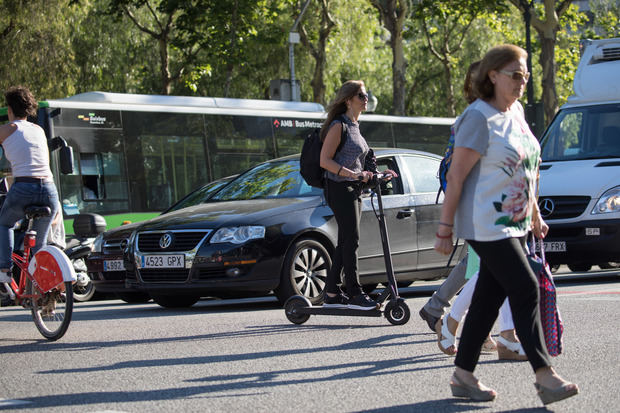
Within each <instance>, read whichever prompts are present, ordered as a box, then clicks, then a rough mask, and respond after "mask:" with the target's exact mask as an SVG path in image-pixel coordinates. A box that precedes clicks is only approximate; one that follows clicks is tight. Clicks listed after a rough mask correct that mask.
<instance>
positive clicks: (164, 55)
mask: <svg viewBox="0 0 620 413" xmlns="http://www.w3.org/2000/svg"><path fill="white" fill-rule="evenodd" d="M158 44H159V62H160V65H161V68H160V71H161V93H162V94H164V95H169V94H170V93H171V92H172V76H170V58H169V56H168V41H167V38H166V36H165V35H162V36H161V37H160V38H159V39H158Z"/></svg>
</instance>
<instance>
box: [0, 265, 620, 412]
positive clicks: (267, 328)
mask: <svg viewBox="0 0 620 413" xmlns="http://www.w3.org/2000/svg"><path fill="white" fill-rule="evenodd" d="M557 283H558V288H559V296H558V300H559V307H560V310H561V313H562V317H563V319H564V323H565V333H564V353H563V354H562V355H561V356H559V357H557V358H555V359H554V362H555V365H556V367H557V369H558V371H559V372H560V373H561V374H562V375H564V376H565V377H566V378H568V379H570V380H572V381H575V382H576V383H578V384H579V386H580V388H581V394H579V395H578V396H576V397H573V398H572V399H569V400H566V401H562V402H559V403H556V404H553V405H550V406H549V409H548V410H547V409H545V408H543V407H542V403H541V402H540V400H539V399H538V398H537V396H536V394H535V390H534V386H533V382H534V376H533V373H532V371H531V368H530V366H529V364H528V363H526V362H504V361H502V362H500V361H498V360H497V357H496V356H493V355H483V356H482V357H481V363H480V365H479V367H478V369H477V371H476V373H477V374H478V376H479V377H480V378H481V379H482V380H483V381H484V382H485V383H486V384H488V385H491V386H492V387H494V388H495V389H496V390H497V391H498V393H499V396H498V398H497V399H496V401H495V402H492V403H475V402H469V401H466V400H463V399H455V398H452V396H451V394H450V390H449V387H448V381H449V378H450V374H451V372H452V369H453V358H451V357H449V356H446V355H444V354H442V353H440V352H439V351H438V349H437V344H436V336H435V335H434V334H432V333H431V332H430V331H429V330H428V327H427V326H426V324H425V323H423V322H422V321H421V320H420V318H419V317H418V315H417V311H418V310H419V308H420V307H421V306H422V305H423V304H424V303H425V301H426V300H427V299H428V296H429V294H430V292H431V291H432V290H433V288H435V287H436V285H437V283H436V282H435V283H416V284H414V286H413V287H410V288H408V289H406V290H405V291H404V292H403V295H404V296H405V297H406V300H407V303H408V305H409V306H410V308H411V310H412V318H411V320H410V321H409V323H407V324H406V325H403V326H392V325H391V324H389V323H388V322H387V320H385V319H384V318H366V317H364V318H353V317H327V316H312V317H311V318H310V320H308V322H306V323H305V324H303V325H300V326H298V325H294V324H291V323H290V322H289V321H288V320H287V319H286V317H285V316H284V311H283V310H282V309H280V308H279V307H278V306H277V304H276V303H275V300H274V299H273V298H271V297H269V298H261V299H255V300H225V301H215V300H202V301H200V302H199V303H197V304H196V305H195V306H193V307H192V308H189V309H183V310H166V309H163V308H160V307H159V306H157V305H156V304H152V303H151V304H145V305H127V304H124V303H123V302H121V301H118V300H110V301H95V302H89V303H79V304H77V308H76V311H75V313H74V321H73V322H72V323H71V326H70V327H69V331H68V333H67V335H66V336H65V337H64V338H62V339H61V340H60V341H58V342H54V343H50V342H47V341H45V340H43V339H42V338H41V337H40V336H39V335H38V332H37V330H36V328H35V327H34V325H33V324H32V322H31V319H30V315H29V313H28V312H27V311H26V310H23V309H21V308H17V307H9V308H2V309H0V369H1V371H2V373H1V377H0V411H41V412H169V411H184V412H198V411H200V412H237V411H252V412H255V411H257V412H270V413H273V412H409V411H411V412H413V411H415V412H467V411H475V412H491V411H493V412H496V411H509V412H537V411H541V412H543V411H556V412H617V411H620V407H619V406H620V392H619V391H618V383H619V382H620V368H619V367H618V366H619V365H620V351H619V348H620V347H619V346H618V341H619V339H620V332H618V329H617V324H618V322H617V320H618V319H620V272H618V271H607V272H603V273H592V276H590V277H587V278H585V277H572V276H565V275H561V276H558V277H557ZM495 333H497V326H496V327H495Z"/></svg>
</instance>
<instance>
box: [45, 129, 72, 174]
mask: <svg viewBox="0 0 620 413" xmlns="http://www.w3.org/2000/svg"><path fill="white" fill-rule="evenodd" d="M49 146H50V151H55V150H59V152H58V155H59V158H60V172H61V173H63V174H65V175H68V174H72V173H73V148H72V147H71V146H69V144H67V141H66V140H65V138H63V137H62V136H56V137H54V138H52V139H51V140H50V145H49Z"/></svg>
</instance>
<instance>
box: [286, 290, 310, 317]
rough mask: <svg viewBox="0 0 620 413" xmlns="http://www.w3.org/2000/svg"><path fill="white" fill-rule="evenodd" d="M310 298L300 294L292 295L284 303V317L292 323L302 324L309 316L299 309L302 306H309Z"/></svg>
mask: <svg viewBox="0 0 620 413" xmlns="http://www.w3.org/2000/svg"><path fill="white" fill-rule="evenodd" d="M310 306H312V304H311V303H310V300H308V299H307V298H306V297H303V296H301V295H294V296H292V297H290V298H289V299H288V300H286V303H284V313H285V314H286V318H288V320H289V321H290V322H291V323H293V324H303V323H305V322H306V321H308V319H309V318H310V314H302V313H300V312H299V310H300V309H301V308H303V307H310Z"/></svg>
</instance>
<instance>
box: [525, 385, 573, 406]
mask: <svg viewBox="0 0 620 413" xmlns="http://www.w3.org/2000/svg"><path fill="white" fill-rule="evenodd" d="M534 386H535V387H536V391H537V392H538V397H540V400H541V401H542V402H543V404H544V405H547V404H550V403H555V402H558V401H560V400H564V399H567V398H569V397H571V396H574V395H576V394H578V393H579V387H577V385H576V384H573V383H568V382H566V383H564V384H563V385H561V386H560V387H558V388H555V389H551V388H549V387H545V386H542V385H540V384H538V383H534Z"/></svg>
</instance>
